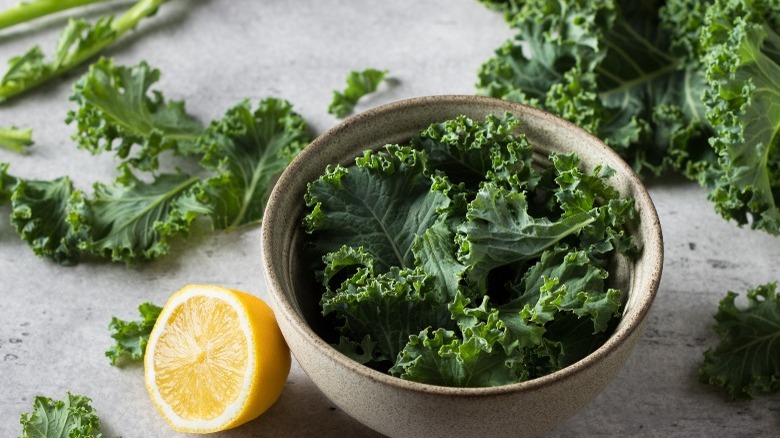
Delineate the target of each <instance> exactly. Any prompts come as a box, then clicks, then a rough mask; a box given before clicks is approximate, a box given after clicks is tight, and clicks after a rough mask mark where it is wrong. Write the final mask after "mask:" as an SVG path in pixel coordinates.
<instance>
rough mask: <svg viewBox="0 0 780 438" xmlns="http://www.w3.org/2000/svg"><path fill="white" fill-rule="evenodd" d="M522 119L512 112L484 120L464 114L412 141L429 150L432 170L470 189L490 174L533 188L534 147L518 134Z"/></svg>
mask: <svg viewBox="0 0 780 438" xmlns="http://www.w3.org/2000/svg"><path fill="white" fill-rule="evenodd" d="M519 123H520V122H519V121H518V120H517V118H515V117H514V116H513V115H511V114H509V113H507V114H505V115H504V116H503V117H498V116H495V115H492V114H491V115H488V116H487V117H486V119H485V120H484V121H474V120H472V119H470V118H468V117H465V116H460V117H457V118H455V119H452V120H447V121H445V122H442V123H433V124H431V125H430V126H429V127H428V128H427V129H425V130H423V131H422V132H420V133H419V134H416V135H415V136H414V137H413V138H412V139H411V145H412V147H414V148H417V149H421V150H424V151H425V153H426V155H427V158H428V166H429V168H430V169H431V170H434V171H439V172H441V173H443V174H445V175H446V176H447V178H448V180H449V181H451V182H452V183H453V184H461V183H462V184H464V186H465V188H466V189H467V190H476V189H477V188H478V186H479V182H480V181H482V180H483V179H485V177H486V176H488V177H489V178H491V179H494V180H496V181H503V182H506V183H508V184H514V186H515V188H516V189H521V188H523V187H524V186H528V187H530V188H533V185H534V183H535V180H534V172H533V171H532V170H531V165H532V158H533V151H532V149H531V147H530V145H528V142H527V140H526V138H525V136H521V135H517V133H516V128H517V126H518V125H519Z"/></svg>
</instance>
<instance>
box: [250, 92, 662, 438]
mask: <svg viewBox="0 0 780 438" xmlns="http://www.w3.org/2000/svg"><path fill="white" fill-rule="evenodd" d="M505 111H509V112H510V113H512V114H514V115H515V117H517V118H518V119H519V120H520V121H521V125H520V128H519V129H520V130H521V131H522V132H524V133H525V134H526V136H527V137H528V139H529V141H530V142H531V144H532V145H533V147H534V151H535V152H539V155H540V157H542V156H543V157H546V156H547V155H548V153H549V152H550V151H559V152H570V151H574V152H576V153H577V154H578V155H579V157H580V160H581V164H582V166H583V167H584V168H586V169H589V168H592V167H593V166H594V165H595V164H598V163H603V164H606V165H609V166H610V167H612V168H613V169H615V170H616V175H615V176H614V177H613V178H612V179H611V180H610V182H611V184H613V185H614V186H615V187H616V188H618V190H619V191H620V192H621V193H622V195H623V196H628V197H631V198H634V199H635V201H636V207H637V209H638V211H639V217H640V221H639V226H638V229H637V230H636V237H637V239H638V240H639V242H640V244H641V248H642V250H641V254H640V256H639V257H638V258H637V259H636V260H635V261H633V262H632V263H630V264H629V263H627V264H625V266H622V267H620V269H618V272H612V274H611V275H612V277H611V278H613V279H614V280H617V282H618V283H620V285H622V286H623V290H624V291H625V290H627V291H628V292H627V297H626V304H625V307H624V313H623V316H622V319H621V321H620V323H619V325H618V327H617V329H616V330H615V332H614V334H613V335H612V336H611V337H610V338H609V339H608V340H607V341H606V343H605V344H603V345H602V346H601V347H600V348H598V349H597V350H596V351H594V352H593V353H591V354H590V355H588V356H586V357H585V358H584V359H582V360H580V361H579V362H576V363H574V364H572V365H570V366H568V367H566V368H564V369H561V370H559V371H556V372H554V373H552V374H549V375H546V376H544V377H540V378H536V379H533V380H529V381H526V382H522V383H515V384H511V385H505V386H499V387H492V388H450V387H440V386H434V385H428V384H421V383H416V382H411V381H406V380H402V379H400V378H396V377H392V376H390V375H386V374H383V373H381V372H378V371H375V370H373V369H370V368H368V367H365V366H363V365H360V364H358V363H357V362H354V361H352V360H351V359H349V358H347V357H346V356H344V355H342V354H341V353H339V352H338V351H336V350H335V349H334V348H332V347H331V346H330V345H329V344H328V343H327V342H326V341H325V340H323V338H321V337H320V336H319V335H318V334H317V333H321V332H320V331H319V330H320V327H318V324H319V321H320V320H321V316H320V309H319V306H318V303H319V300H320V296H319V294H320V292H319V289H318V288H317V287H316V285H315V284H314V279H313V273H312V272H311V271H308V270H307V269H306V268H305V267H304V265H303V263H302V258H303V257H302V245H301V239H302V235H303V230H302V228H301V225H300V224H301V218H302V216H303V214H304V201H303V195H304V192H305V190H306V185H307V183H308V182H310V181H313V180H315V179H316V178H317V177H318V176H319V175H321V174H322V173H323V172H324V170H325V168H326V166H327V165H328V164H335V163H341V164H344V165H347V164H351V163H352V162H354V158H355V157H356V156H359V155H361V153H362V151H363V150H364V149H366V148H369V147H370V148H379V147H381V146H383V145H385V144H388V143H403V142H405V141H407V140H409V138H411V136H412V135H413V134H414V133H416V132H419V131H421V130H422V129H424V128H426V127H427V126H428V125H430V124H431V123H435V122H441V121H444V120H448V119H452V118H455V117H457V116H458V115H461V114H463V115H466V116H468V117H471V118H474V119H482V120H484V118H485V116H486V115H488V114H490V113H492V114H495V115H499V116H500V115H503V114H504V112H505ZM262 228H263V229H262V246H263V248H262V249H263V259H264V260H263V269H264V275H265V280H266V284H267V287H268V290H269V293H270V295H271V297H272V299H273V301H274V304H275V309H276V316H277V319H278V322H279V326H280V327H281V330H282V333H283V334H284V337H285V339H286V340H287V342H288V344H289V346H290V350H291V351H292V353H293V355H294V356H295V358H296V359H297V361H298V362H299V363H300V366H301V368H302V369H303V370H304V371H305V372H306V373H307V374H308V376H309V377H310V378H311V379H312V381H313V382H314V383H315V384H316V385H317V386H318V387H319V389H320V390H321V391H322V392H323V393H324V394H325V395H326V396H327V397H328V398H329V399H330V400H331V401H332V402H333V403H334V404H336V405H337V406H338V407H339V408H341V409H343V410H344V411H345V412H347V413H348V414H349V415H350V416H352V417H353V418H355V419H357V420H358V421H360V422H361V423H363V424H365V425H367V426H368V427H370V428H372V429H374V430H376V431H378V432H381V433H383V434H385V435H388V436H394V437H449V438H452V437H476V436H490V437H502V436H512V437H517V436H534V435H539V434H541V433H544V432H545V431H548V430H550V429H552V428H554V427H555V426H556V425H557V424H559V423H561V422H563V421H564V420H566V419H567V418H568V417H570V416H572V415H573V414H574V413H576V412H577V411H578V410H579V409H581V408H583V407H584V406H585V405H587V404H588V403H589V402H590V401H591V400H592V399H593V398H594V397H595V396H596V395H597V394H598V393H599V392H600V391H602V389H603V388H604V387H605V386H606V385H607V383H608V382H609V381H610V380H612V379H613V377H614V376H615V374H616V373H617V372H618V370H619V369H620V368H621V367H622V366H623V364H624V362H625V360H626V358H627V357H628V355H629V353H630V352H631V349H632V348H633V346H634V344H635V343H636V341H637V339H638V338H639V336H640V334H641V333H642V329H643V327H644V325H645V320H646V317H647V314H648V311H649V309H650V306H651V304H652V302H653V299H654V297H655V294H656V291H657V288H658V283H659V281H660V277H661V268H662V265H663V243H662V236H661V227H660V225H659V222H658V216H657V215H656V211H655V207H654V206H653V203H652V201H651V199H650V197H649V195H648V193H647V191H646V189H645V188H644V186H643V185H642V183H641V182H640V181H639V179H638V178H637V176H636V175H635V174H634V173H633V171H632V170H631V168H630V167H629V166H628V165H627V164H626V163H625V162H624V161H623V160H622V159H621V158H620V157H619V156H618V155H617V154H615V152H613V151H612V149H610V148H609V147H607V146H606V145H605V144H604V143H602V142H601V141H600V140H599V139H597V138H596V137H594V136H592V135H590V134H589V133H587V132H586V131H584V130H583V129H581V128H579V127H577V126H575V125H573V124H571V123H569V122H567V121H565V120H563V119H561V118H558V117H556V116H553V115H551V114H549V113H545V112H543V111H540V110H537V109H534V108H530V107H527V106H523V105H519V104H515V103H511V102H507V101H503V100H497V99H492V98H483V97H477V96H433V97H422V98H414V99H409V100H403V101H399V102H395V103H390V104H387V105H384V106H380V107H377V108H374V109H371V110H369V111H366V112H364V113H361V114H358V115H355V116H353V117H351V118H349V119H346V120H344V121H343V122H341V123H340V124H338V125H336V126H334V127H333V128H332V129H330V130H328V131H327V132H325V133H324V134H322V135H320V136H319V137H318V138H317V139H316V140H314V141H313V142H312V143H311V145H310V146H308V147H307V148H306V149H305V150H304V151H303V152H302V153H301V154H300V155H298V156H297V157H296V158H295V160H293V162H292V163H291V164H290V165H289V167H288V168H287V169H286V170H285V171H284V173H283V174H282V175H281V177H280V178H279V180H278V182H277V184H276V186H275V188H274V190H273V193H272V194H271V197H270V200H269V202H268V206H267V209H266V212H265V217H264V219H263V227H262Z"/></svg>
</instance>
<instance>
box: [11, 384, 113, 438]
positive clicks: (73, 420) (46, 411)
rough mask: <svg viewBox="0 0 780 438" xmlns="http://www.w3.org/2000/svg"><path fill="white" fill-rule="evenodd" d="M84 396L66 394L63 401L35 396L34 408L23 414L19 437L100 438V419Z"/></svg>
mask: <svg viewBox="0 0 780 438" xmlns="http://www.w3.org/2000/svg"><path fill="white" fill-rule="evenodd" d="M91 402H92V400H90V399H89V398H87V397H85V396H83V395H73V394H71V393H68V396H67V397H66V398H65V400H53V399H51V398H49V397H43V396H37V397H35V401H34V402H33V411H32V412H28V413H24V414H22V416H21V419H20V420H19V421H20V423H21V424H22V438H100V437H102V436H103V435H102V434H100V433H98V432H99V431H100V419H99V418H98V416H97V414H96V413H95V409H94V408H92V406H91V405H90V403H91Z"/></svg>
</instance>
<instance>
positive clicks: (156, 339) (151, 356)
mask: <svg viewBox="0 0 780 438" xmlns="http://www.w3.org/2000/svg"><path fill="white" fill-rule="evenodd" d="M289 372H290V350H289V348H288V347H287V344H286V343H285V341H284V338H283V337H282V333H281V331H280V330H279V326H278V325H277V323H276V318H275V317H274V313H273V311H272V310H271V308H270V307H269V306H268V305H267V304H266V303H265V302H264V301H263V300H261V299H260V298H258V297H256V296H254V295H250V294H248V293H245V292H239V291H235V290H231V289H226V288H222V287H217V286H205V285H188V286H186V287H184V288H183V289H181V290H180V291H178V292H176V293H174V294H173V295H172V296H171V297H170V298H169V299H168V302H167V303H166V304H165V306H164V307H163V310H162V312H161V313H160V316H159V318H158V319H157V322H156V323H155V325H154V328H153V329H152V333H151V334H150V336H149V342H148V344H147V345H146V353H145V356H144V374H145V380H146V388H147V389H148V391H149V395H150V396H151V398H152V402H153V403H154V405H155V406H156V407H157V409H158V410H159V411H160V413H161V414H162V415H163V417H165V419H166V420H167V421H168V423H169V424H170V425H171V426H172V427H173V428H174V429H176V430H178V431H180V432H190V433H207V432H216V431H220V430H225V429H230V428H233V427H236V426H239V425H241V424H244V423H246V422H247V421H250V420H252V419H254V418H256V417H257V416H259V415H260V414H262V413H263V412H265V411H266V410H267V409H268V408H269V407H271V405H273V404H274V402H275V401H276V399H277V398H278V397H279V395H280V394H281V392H282V389H283V388H284V384H285V381H286V380H287V375H288V374H289Z"/></svg>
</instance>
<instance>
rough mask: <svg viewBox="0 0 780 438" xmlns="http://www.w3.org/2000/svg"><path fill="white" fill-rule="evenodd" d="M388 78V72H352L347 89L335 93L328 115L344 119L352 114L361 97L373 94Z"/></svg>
mask: <svg viewBox="0 0 780 438" xmlns="http://www.w3.org/2000/svg"><path fill="white" fill-rule="evenodd" d="M385 76H387V70H377V69H374V68H368V69H365V70H362V71H352V72H350V73H349V75H348V76H347V87H346V88H345V89H344V90H343V91H334V92H333V100H332V101H331V103H330V106H329V107H328V113H330V114H333V115H334V116H336V117H338V118H343V117H346V116H348V115H350V114H351V113H352V110H354V109H355V105H356V104H357V102H358V100H360V98H361V97H363V96H365V95H366V94H370V93H373V92H374V91H376V90H377V88H378V87H379V84H381V83H382V81H383V80H384V79H385Z"/></svg>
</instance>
